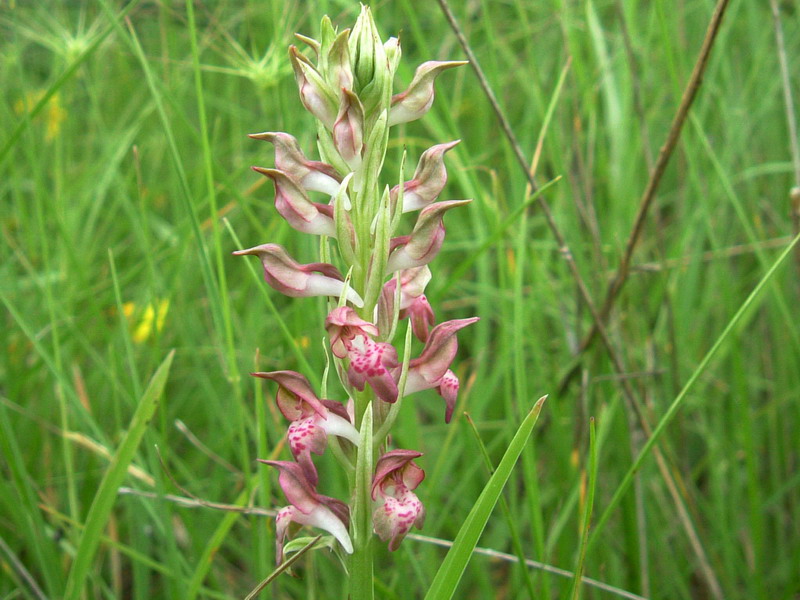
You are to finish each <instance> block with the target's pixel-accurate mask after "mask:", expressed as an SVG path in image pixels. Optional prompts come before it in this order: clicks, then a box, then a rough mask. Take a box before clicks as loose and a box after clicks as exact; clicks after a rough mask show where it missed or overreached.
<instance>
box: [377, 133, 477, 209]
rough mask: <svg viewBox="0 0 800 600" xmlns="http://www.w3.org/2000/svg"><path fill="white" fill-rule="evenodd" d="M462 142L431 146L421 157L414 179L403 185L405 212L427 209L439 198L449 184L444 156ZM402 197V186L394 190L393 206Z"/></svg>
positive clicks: (392, 192) (392, 194) (397, 186)
mask: <svg viewBox="0 0 800 600" xmlns="http://www.w3.org/2000/svg"><path fill="white" fill-rule="evenodd" d="M460 141H461V140H456V141H454V142H448V143H447V144H436V145H435V146H431V147H430V148H428V149H427V150H426V151H425V152H423V153H422V156H420V157H419V163H418V164H417V170H416V171H414V177H413V178H412V179H411V180H410V181H406V182H405V183H404V184H403V212H404V213H407V212H410V211H412V210H419V209H421V208H425V207H426V206H428V205H429V204H430V203H431V202H433V201H434V200H436V198H438V197H439V194H441V193H442V190H443V189H444V186H445V184H446V183H447V169H446V168H445V166H444V154H445V152H447V151H448V150H450V149H452V148H453V147H455V146H456V144H458V143H459V142H460ZM399 195H400V186H399V185H396V186H394V187H393V188H392V191H391V199H392V205H393V206H394V204H395V203H396V202H397V198H398V196H399Z"/></svg>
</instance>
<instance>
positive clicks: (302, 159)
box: [249, 131, 342, 196]
mask: <svg viewBox="0 0 800 600" xmlns="http://www.w3.org/2000/svg"><path fill="white" fill-rule="evenodd" d="M249 137H251V138H253V139H254V140H264V141H265V142H269V143H271V144H272V145H274V146H275V168H276V169H278V170H279V171H283V172H284V173H285V174H286V175H288V176H289V178H290V179H292V180H294V181H296V182H298V183H299V184H300V185H301V186H302V187H303V188H304V189H305V190H306V191H310V192H322V193H324V194H328V195H329V196H333V195H335V194H336V192H337V191H338V190H339V183H341V181H342V177H341V175H339V173H338V172H337V171H336V169H334V168H333V167H332V166H331V165H329V164H327V163H324V162H320V161H317V160H308V159H307V158H306V156H305V154H303V151H302V150H301V149H300V144H299V143H298V142H297V140H296V139H295V138H294V136H291V135H289V134H288V133H283V132H281V131H277V132H272V131H265V132H263V133H251V134H250V136H249ZM259 172H261V171H259ZM265 175H267V174H266V173H265ZM267 177H269V175H267ZM276 184H277V181H276Z"/></svg>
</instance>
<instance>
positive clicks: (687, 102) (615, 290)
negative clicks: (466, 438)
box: [559, 0, 729, 390]
mask: <svg viewBox="0 0 800 600" xmlns="http://www.w3.org/2000/svg"><path fill="white" fill-rule="evenodd" d="M728 3H729V0H718V1H717V5H716V7H715V8H714V13H713V14H712V16H711V21H710V22H709V24H708V29H707V30H706V35H705V38H704V39H703V45H702V47H701V48H700V54H699V55H698V57H697V61H696V62H695V65H694V69H693V70H692V74H691V76H690V77H689V81H688V83H687V84H686V88H685V89H684V92H683V97H682V98H681V103H680V105H679V106H678V111H677V112H676V113H675V118H674V119H673V121H672V125H671V126H670V129H669V133H668V134H667V139H666V141H665V142H664V145H663V146H662V147H661V150H659V153H658V159H657V160H656V164H655V167H654V168H653V172H652V173H651V174H650V178H649V180H648V182H647V187H646V188H645V190H644V193H643V194H642V197H641V199H640V200H639V208H638V210H637V212H636V217H635V218H634V221H633V227H632V228H631V233H630V235H629V237H628V240H627V242H626V243H625V251H624V252H623V255H622V259H621V260H620V263H619V267H618V268H617V274H616V276H615V277H614V279H613V280H612V281H611V283H610V284H609V286H608V289H607V290H606V296H605V299H604V300H603V306H602V308H601V309H600V320H599V321H595V323H594V325H593V326H592V328H591V329H590V330H589V333H587V334H586V337H584V339H583V340H582V341H581V345H580V347H579V351H578V353H579V355H580V354H581V353H583V352H584V351H585V350H586V349H587V348H588V347H589V346H590V345H591V343H592V342H593V341H594V338H595V336H596V335H597V334H598V333H599V334H600V335H601V336H602V335H603V328H602V324H603V323H605V321H606V319H607V318H608V315H609V314H610V313H611V309H612V307H613V306H614V302H615V301H616V299H617V296H618V295H619V292H620V290H621V289H622V287H623V286H624V285H625V282H626V281H627V279H628V275H629V273H630V264H631V258H632V257H633V251H634V249H635V248H636V245H637V243H638V241H639V237H640V236H641V234H642V230H643V229H644V222H645V219H646V217H647V213H648V211H649V210H650V206H651V205H652V203H653V200H654V199H655V196H656V191H657V190H658V187H659V185H660V184H661V178H662V177H663V175H664V172H665V171H666V168H667V165H668V164H669V159H670V158H671V157H672V153H673V152H674V150H675V147H676V146H677V144H678V139H679V138H680V134H681V130H682V129H683V124H684V123H685V121H686V117H687V116H688V115H689V109H690V108H691V107H692V104H693V103H694V100H695V98H696V97H697V92H698V90H699V89H700V84H701V83H702V81H703V74H704V73H705V70H706V67H707V65H708V59H709V56H710V55H711V49H712V47H713V46H714V41H715V40H716V38H717V33H718V32H719V29H720V26H721V24H722V17H723V16H724V14H725V9H726V8H727V7H728ZM575 373H577V371H576V370H575V369H572V370H571V372H570V373H568V374H567V376H566V377H565V378H564V380H562V382H561V384H560V385H559V389H562V390H563V389H564V388H565V387H566V384H568V383H569V379H571V378H572V376H573V375H574V374H575Z"/></svg>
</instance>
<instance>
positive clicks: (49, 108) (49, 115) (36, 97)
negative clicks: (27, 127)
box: [14, 90, 67, 142]
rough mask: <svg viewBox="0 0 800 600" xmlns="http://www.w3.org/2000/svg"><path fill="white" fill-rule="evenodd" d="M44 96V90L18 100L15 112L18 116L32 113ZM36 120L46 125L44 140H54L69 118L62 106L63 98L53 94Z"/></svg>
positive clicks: (30, 93)
mask: <svg viewBox="0 0 800 600" xmlns="http://www.w3.org/2000/svg"><path fill="white" fill-rule="evenodd" d="M43 96H44V90H36V91H33V92H28V93H27V94H25V97H24V98H21V99H20V100H17V102H16V104H14V111H15V112H16V113H17V114H18V115H21V114H23V113H26V112H31V111H32V110H33V109H34V107H35V106H36V105H37V104H38V103H39V101H40V100H41V99H42V97H43ZM36 118H37V120H43V121H44V123H45V134H44V139H45V140H47V141H48V142H49V141H52V140H54V139H55V138H56V136H57V135H58V134H59V132H60V131H61V124H62V123H63V122H64V121H65V120H66V118H67V111H66V110H65V109H64V107H63V106H62V105H61V96H60V95H59V94H58V93H55V94H53V96H52V97H51V98H50V99H49V100H48V101H47V104H46V105H45V107H44V110H42V112H41V113H40V114H39V115H37V117H36Z"/></svg>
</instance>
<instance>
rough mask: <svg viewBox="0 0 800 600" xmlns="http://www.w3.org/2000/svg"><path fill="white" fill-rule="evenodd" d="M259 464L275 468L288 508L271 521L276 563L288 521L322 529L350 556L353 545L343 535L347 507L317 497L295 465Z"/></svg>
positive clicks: (303, 471) (280, 463)
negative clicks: (272, 523)
mask: <svg viewBox="0 0 800 600" xmlns="http://www.w3.org/2000/svg"><path fill="white" fill-rule="evenodd" d="M259 460H260V459H259ZM260 462H263V463H264V464H267V465H270V466H271V467H275V468H276V469H278V471H279V472H280V475H279V476H278V482H279V483H280V486H281V489H282V490H283V495H284V496H286V499H287V500H288V501H289V506H287V507H285V508H282V509H281V510H279V511H278V515H277V517H276V519H275V538H276V539H275V546H276V548H275V560H276V562H277V563H278V564H281V563H282V562H283V542H284V540H285V539H286V535H287V533H288V531H289V525H290V523H292V522H294V523H299V524H300V525H309V526H311V527H318V528H320V529H324V530H325V531H327V532H328V533H330V534H331V535H333V537H335V538H336V539H337V540H338V542H339V543H340V544H341V545H342V548H344V551H345V552H347V553H348V554H352V552H353V543H352V542H351V541H350V534H349V533H348V532H347V528H348V526H349V524H350V509H349V508H348V506H347V505H346V504H345V503H344V502H342V501H341V500H337V499H336V498H330V497H329V496H323V495H321V494H318V493H317V490H316V485H312V483H311V482H310V481H309V480H308V478H307V473H306V471H305V470H304V469H303V468H302V467H301V466H300V465H298V464H297V463H293V462H288V461H282V460H260Z"/></svg>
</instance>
